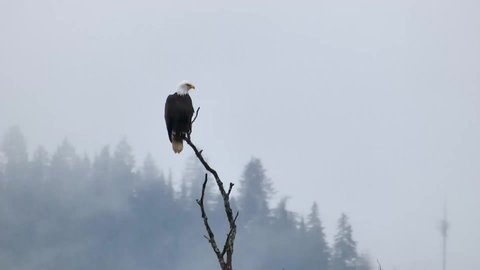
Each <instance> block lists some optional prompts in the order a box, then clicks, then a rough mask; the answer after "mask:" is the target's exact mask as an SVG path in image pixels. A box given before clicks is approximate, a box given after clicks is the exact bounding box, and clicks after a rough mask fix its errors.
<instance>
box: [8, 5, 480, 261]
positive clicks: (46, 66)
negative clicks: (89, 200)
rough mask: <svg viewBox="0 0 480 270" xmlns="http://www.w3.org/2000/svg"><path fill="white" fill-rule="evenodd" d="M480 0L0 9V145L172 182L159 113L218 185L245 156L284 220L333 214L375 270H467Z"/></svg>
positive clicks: (479, 147) (473, 233) (474, 188)
mask: <svg viewBox="0 0 480 270" xmlns="http://www.w3.org/2000/svg"><path fill="white" fill-rule="evenodd" d="M479 12H480V2H479V1H476V0H471V1H464V0H459V1H458V0H457V1H453V0H450V1H433V0H428V1H418V0H417V1H413V0H406V1H380V0H361V1H353V0H351V1H347V0H335V1H238V2H230V1H172V2H165V1H159V0H156V1H153V0H141V1H133V0H121V1H119V0H102V1H93V0H83V1H67V0H43V1H34V0H15V1H13V0H0V132H1V133H2V134H3V133H4V132H5V130H6V129H7V128H8V127H9V126H11V125H19V126H20V127H21V128H22V130H23V132H24V133H25V135H26V137H27V139H28V142H29V147H30V149H33V148H34V147H35V146H36V145H38V144H43V145H45V146H46V147H47V148H48V149H50V150H51V151H53V150H54V149H55V147H56V146H57V144H59V143H60V142H61V141H62V140H63V139H64V138H65V137H68V138H69V140H70V141H71V142H72V143H73V144H74V145H75V146H77V147H78V149H77V150H78V151H79V152H84V151H85V152H86V153H89V154H93V153H94V151H96V150H99V149H100V147H102V146H103V145H105V144H115V143H116V142H118V141H119V140H120V139H121V138H122V137H126V138H127V139H128V140H129V142H130V143H131V144H132V146H133V147H134V148H135V150H136V154H137V155H138V156H137V157H138V159H139V160H142V159H143V156H144V155H145V154H146V153H147V152H151V153H152V154H153V156H154V157H155V159H156V160H157V161H158V162H159V164H160V166H161V167H162V169H163V170H165V171H168V170H169V169H171V170H172V173H173V175H174V176H175V177H176V178H177V179H179V178H180V176H181V171H182V169H183V168H184V166H185V160H186V158H188V156H189V155H190V154H191V151H190V149H188V150H186V151H185V152H184V153H182V154H181V155H180V156H178V155H174V154H173V152H172V150H171V145H170V144H169V142H168V139H167V135H166V130H165V124H164V120H163V105H164V101H165V98H166V97H167V95H168V94H170V93H172V92H174V91H175V86H176V84H177V83H178V82H179V81H181V80H184V79H188V80H190V81H191V82H193V83H194V84H195V85H196V86H197V90H196V91H194V92H193V93H192V94H191V96H192V99H193V101H194V105H195V106H201V108H202V109H201V111H200V116H199V118H198V120H197V122H196V123H195V126H194V133H193V139H194V141H195V142H196V143H197V144H199V145H201V146H203V147H204V148H205V153H206V154H207V155H208V157H209V159H210V160H211V161H212V164H214V166H215V167H216V168H217V169H218V171H219V172H220V173H221V175H222V176H223V178H224V179H225V180H227V181H233V182H238V179H239V177H240V175H241V171H242V169H243V166H244V165H245V164H246V162H247V161H248V160H249V159H250V158H251V157H252V156H255V157H259V158H261V159H262V161H263V162H264V165H265V167H266V168H267V174H268V175H269V177H270V178H271V179H272V181H273V183H274V186H275V188H276V191H277V193H276V198H279V197H281V196H285V195H287V196H291V200H290V202H289V205H290V208H291V209H292V210H295V211H298V212H301V213H306V212H307V211H308V209H309V207H310V205H311V203H312V202H313V201H317V202H318V203H319V207H320V211H321V216H322V218H323V221H324V224H325V225H326V231H327V233H328V235H329V239H331V238H332V236H333V233H334V229H335V225H336V220H337V218H338V217H339V215H340V213H341V212H342V211H344V212H346V213H347V214H348V215H350V217H351V221H352V223H353V228H354V235H355V237H356V239H357V240H358V241H359V243H360V250H362V251H367V252H369V253H370V254H371V255H372V256H373V257H374V258H379V259H380V260H381V261H382V264H383V267H384V268H385V269H406V270H433V269H439V268H440V265H441V258H440V255H441V250H440V247H441V245H440V244H441V239H440V234H439V230H438V221H439V220H440V218H441V214H442V204H443V201H444V200H445V199H447V200H448V211H449V218H450V220H451V223H452V228H451V238H450V246H449V251H448V253H449V262H448V263H449V266H450V268H451V269H469V270H472V269H480V256H478V255H479V252H480V250H479V243H480V230H479V228H480V211H479V207H480V141H479V138H480V49H479V48H480V16H479Z"/></svg>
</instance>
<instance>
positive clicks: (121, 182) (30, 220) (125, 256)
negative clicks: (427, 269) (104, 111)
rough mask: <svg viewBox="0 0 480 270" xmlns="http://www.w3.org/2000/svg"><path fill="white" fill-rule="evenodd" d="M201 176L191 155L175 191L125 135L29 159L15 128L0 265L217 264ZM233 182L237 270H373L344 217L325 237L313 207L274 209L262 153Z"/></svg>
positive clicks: (8, 148)
mask: <svg viewBox="0 0 480 270" xmlns="http://www.w3.org/2000/svg"><path fill="white" fill-rule="evenodd" d="M168 154H170V153H168ZM137 168H139V169H137ZM203 178H204V170H203V168H202V167H201V165H200V164H199V163H198V162H197V160H196V159H193V158H192V159H191V160H190V162H189V163H188V164H187V168H186V170H185V172H184V176H183V181H182V184H181V186H180V187H179V188H177V189H176V188H174V186H173V184H172V179H171V177H170V176H168V175H167V176H166V175H164V174H163V173H162V172H161V171H160V169H159V168H158V167H157V166H156V164H155V163H154V161H153V160H152V158H151V157H150V156H147V157H146V159H145V160H144V161H143V163H142V164H140V166H139V165H138V164H136V161H135V158H134V156H133V154H132V148H131V147H130V146H129V144H128V143H127V142H126V141H124V140H123V141H121V142H120V143H118V144H117V145H116V147H114V148H113V149H110V148H109V147H108V146H106V147H104V148H103V149H101V151H99V152H98V153H97V154H95V156H94V157H93V159H90V157H88V156H82V155H79V154H78V153H76V151H75V148H74V147H73V146H72V145H71V144H70V143H69V142H68V141H64V142H63V143H62V144H61V145H60V146H59V147H58V149H57V150H56V151H55V152H54V153H52V154H51V155H50V154H49V153H47V151H46V150H45V149H43V148H42V147H38V148H37V149H36V150H35V151H34V152H33V154H32V155H30V156H29V154H28V151H27V147H26V143H25V139H24V137H23V135H22V134H21V132H20V130H19V129H18V128H12V129H10V130H9V131H8V132H7V134H5V136H4V137H3V141H2V146H1V152H0V269H48V270H57V269H58V270H64V269H69V270H73V269H101V270H108V269H112V270H122V269H138V270H143V269H145V270H146V269H155V270H158V269H165V270H184V269H199V270H202V269H217V263H216V259H215V256H214V255H213V253H212V251H211V250H210V246H209V245H208V243H207V242H206V240H205V238H203V237H202V236H203V234H205V232H204V227H203V224H202V220H201V218H200V212H199V209H198V206H197V205H196V203H195V199H196V198H198V196H199V193H200V188H201V187H200V186H201V183H202V181H203ZM237 186H238V188H237V189H236V194H237V196H236V197H235V199H233V201H232V203H233V205H234V207H235V209H239V210H240V218H239V220H238V225H239V229H238V234H237V245H236V248H235V260H234V264H235V268H236V269H249V270H257V269H258V270H268V269H272V270H274V269H275V270H277V269H278V270H281V269H286V270H287V269H304V270H309V269H319V270H322V269H324V270H350V269H351V270H354V269H355V270H368V269H371V267H370V265H369V262H368V260H367V259H366V258H365V256H360V255H359V254H358V253H357V248H356V242H355V241H354V240H353V237H352V228H351V226H350V224H349V221H348V217H347V216H346V215H344V214H342V215H341V217H340V219H339V223H338V229H337V234H336V236H335V240H334V243H332V244H329V243H328V242H327V241H326V239H325V234H324V231H323V225H322V222H321V220H320V218H319V207H318V206H317V204H315V203H314V204H313V205H312V208H311V211H310V214H309V215H308V216H307V217H306V218H303V217H300V216H299V215H298V214H296V213H294V212H292V211H289V210H288V209H287V207H286V203H287V201H286V199H283V200H281V201H280V202H279V203H278V205H277V206H276V207H274V208H273V209H272V208H270V207H269V205H270V201H269V200H270V196H271V194H272V185H271V182H270V180H269V179H268V178H267V176H266V175H265V170H264V168H263V166H262V163H261V161H260V160H259V159H252V160H250V161H249V162H248V163H247V165H246V166H245V169H244V172H243V175H242V177H241V181H240V182H239V183H237ZM207 191H208V194H207V195H206V196H207V198H208V203H207V205H208V213H209V218H210V221H211V223H212V224H213V225H214V229H215V232H217V233H216V237H217V238H218V239H224V238H225V236H226V235H225V234H226V232H227V224H226V222H225V216H224V212H223V205H222V201H221V199H220V197H219V196H218V195H217V194H218V192H217V190H216V187H215V186H214V184H213V181H212V183H211V185H210V187H209V189H208V190H207ZM221 242H222V241H219V243H221Z"/></svg>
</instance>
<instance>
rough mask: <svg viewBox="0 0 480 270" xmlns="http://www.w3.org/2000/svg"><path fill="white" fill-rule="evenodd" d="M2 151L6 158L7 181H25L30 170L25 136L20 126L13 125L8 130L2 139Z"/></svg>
mask: <svg viewBox="0 0 480 270" xmlns="http://www.w3.org/2000/svg"><path fill="white" fill-rule="evenodd" d="M1 151H2V152H3V155H4V158H5V159H6V162H5V178H6V181H24V180H25V179H26V177H27V173H26V172H27V171H28V170H27V167H28V154H27V145H26V142H25V137H24V136H23V134H22V132H21V131H20V128H19V127H16V126H15V127H11V128H10V129H9V130H8V131H7V133H6V134H5V136H4V138H3V141H2V145H1Z"/></svg>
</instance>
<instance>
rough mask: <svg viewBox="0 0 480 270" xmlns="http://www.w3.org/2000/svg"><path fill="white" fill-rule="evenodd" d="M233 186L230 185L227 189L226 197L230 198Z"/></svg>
mask: <svg viewBox="0 0 480 270" xmlns="http://www.w3.org/2000/svg"><path fill="white" fill-rule="evenodd" d="M233 186H234V184H233V183H230V187H229V188H228V192H227V195H228V197H230V192H232V188H233Z"/></svg>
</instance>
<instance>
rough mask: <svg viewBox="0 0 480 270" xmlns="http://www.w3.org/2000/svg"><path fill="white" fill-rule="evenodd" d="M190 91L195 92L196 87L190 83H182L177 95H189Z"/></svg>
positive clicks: (178, 87) (179, 85)
mask: <svg viewBox="0 0 480 270" xmlns="http://www.w3.org/2000/svg"><path fill="white" fill-rule="evenodd" d="M190 90H195V85H193V84H191V83H190V82H188V81H182V82H181V83H179V84H178V86H177V94H179V95H182V96H183V95H186V94H188V91H190Z"/></svg>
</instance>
